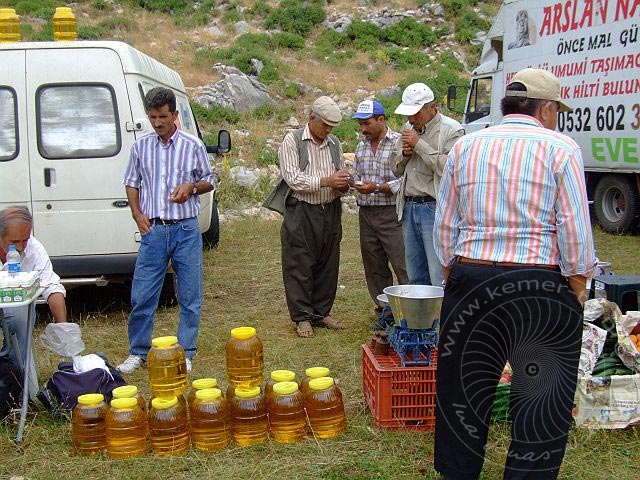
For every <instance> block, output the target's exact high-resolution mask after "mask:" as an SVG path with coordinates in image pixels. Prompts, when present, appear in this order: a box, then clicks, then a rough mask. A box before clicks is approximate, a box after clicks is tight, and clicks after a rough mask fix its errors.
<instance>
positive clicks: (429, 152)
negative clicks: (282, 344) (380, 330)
mask: <svg viewBox="0 0 640 480" xmlns="http://www.w3.org/2000/svg"><path fill="white" fill-rule="evenodd" d="M395 113H397V114H399V115H405V116H407V117H408V122H407V124H406V125H405V127H404V130H403V131H402V136H401V138H400V140H399V141H398V144H397V146H396V149H395V151H394V154H393V155H392V158H391V159H390V162H391V168H392V169H393V173H395V174H396V175H398V176H401V175H404V177H403V180H402V183H401V185H400V191H399V192H398V196H397V210H398V219H399V220H401V221H402V234H403V237H404V248H405V261H406V265H407V273H408V274H409V283H412V284H415V285H436V286H441V285H442V279H443V277H442V268H441V267H440V263H439V262H438V257H436V254H435V250H434V249H433V220H434V215H435V210H436V197H437V195H438V189H439V187H440V177H441V176H442V169H443V168H444V164H445V162H446V160H447V154H448V153H449V150H451V147H452V146H453V144H454V143H455V142H456V141H457V140H458V139H459V138H460V137H462V135H464V130H463V129H462V125H460V123H458V122H457V121H456V120H454V119H453V118H449V117H447V116H445V115H442V114H441V113H440V112H438V106H437V104H436V102H435V99H434V95H433V92H432V91H431V89H430V88H429V87H427V86H426V85H425V84H424V83H413V84H411V85H409V86H408V87H407V88H406V89H405V90H404V92H403V93H402V103H401V104H400V105H399V106H398V108H396V110H395Z"/></svg>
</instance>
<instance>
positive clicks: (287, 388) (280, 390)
mask: <svg viewBox="0 0 640 480" xmlns="http://www.w3.org/2000/svg"><path fill="white" fill-rule="evenodd" d="M297 391H298V384H297V383H296V382H278V383H276V384H275V385H274V386H273V393H275V394H276V395H291V394H292V393H294V392H297Z"/></svg>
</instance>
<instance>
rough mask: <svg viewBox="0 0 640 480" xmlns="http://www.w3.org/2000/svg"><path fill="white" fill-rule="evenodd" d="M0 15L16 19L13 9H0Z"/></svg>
mask: <svg viewBox="0 0 640 480" xmlns="http://www.w3.org/2000/svg"><path fill="white" fill-rule="evenodd" d="M0 15H3V16H5V18H8V17H17V15H16V9H15V8H0Z"/></svg>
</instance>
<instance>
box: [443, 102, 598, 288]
mask: <svg viewBox="0 0 640 480" xmlns="http://www.w3.org/2000/svg"><path fill="white" fill-rule="evenodd" d="M434 244H435V248H436V253H437V254H438V258H439V259H440V262H441V263H442V264H443V265H447V266H448V265H452V264H453V262H454V259H455V257H456V256H463V257H468V258H475V259H481V260H491V261H495V262H514V263H528V264H549V265H559V266H560V269H561V271H562V273H563V275H565V276H572V275H584V276H591V275H592V274H593V273H594V272H595V266H596V263H597V259H596V256H595V250H594V245H593V236H592V232H591V221H590V219H589V208H588V204H587V191H586V187H585V181H584V172H583V165H582V154H581V152H580V148H579V147H578V145H577V144H576V143H575V142H574V141H573V140H571V139H570V138H569V137H567V136H566V135H563V134H561V133H558V132H556V131H552V130H549V129H546V128H544V127H543V125H542V124H541V123H540V122H538V121H537V120H536V119H535V118H533V117H530V116H526V115H507V116H506V117H504V119H503V121H502V123H501V124H500V125H497V126H495V127H491V128H485V129H483V130H479V131H477V132H474V133H472V134H470V135H467V136H465V137H462V138H461V139H460V140H459V141H458V142H456V144H455V145H454V147H453V149H452V150H451V152H450V153H449V159H448V161H447V164H446V167H445V169H444V173H443V176H442V180H441V185H440V192H439V194H438V204H437V210H436V219H435V225H434Z"/></svg>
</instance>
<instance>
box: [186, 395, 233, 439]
mask: <svg viewBox="0 0 640 480" xmlns="http://www.w3.org/2000/svg"><path fill="white" fill-rule="evenodd" d="M195 397H196V398H195V400H194V401H193V403H192V404H191V410H190V412H191V413H190V416H191V443H193V446H194V447H196V448H197V449H198V450H203V451H210V450H221V449H223V448H224V447H226V446H227V445H228V444H229V439H230V436H231V417H230V415H229V405H228V403H227V401H226V400H225V399H224V397H223V396H222V392H221V391H220V389H218V388H203V389H201V390H198V391H196V393H195Z"/></svg>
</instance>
